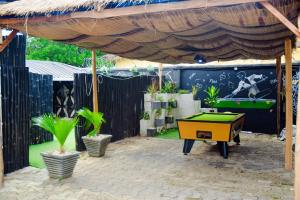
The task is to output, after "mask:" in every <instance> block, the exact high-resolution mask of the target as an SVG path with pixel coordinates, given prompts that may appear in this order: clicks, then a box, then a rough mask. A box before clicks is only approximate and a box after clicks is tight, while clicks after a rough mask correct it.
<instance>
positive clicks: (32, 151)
mask: <svg viewBox="0 0 300 200" xmlns="http://www.w3.org/2000/svg"><path fill="white" fill-rule="evenodd" d="M75 146H76V143H75V130H73V131H72V132H71V133H70V135H69V137H68V138H67V140H66V143H65V149H66V150H68V151H74V150H75V149H76V147H75ZM58 149H59V143H58V141H57V140H56V139H54V140H53V141H51V142H45V143H43V144H35V145H30V146H29V165H30V166H32V167H37V168H45V164H44V161H43V158H42V156H41V155H40V153H41V152H46V151H55V150H58Z"/></svg>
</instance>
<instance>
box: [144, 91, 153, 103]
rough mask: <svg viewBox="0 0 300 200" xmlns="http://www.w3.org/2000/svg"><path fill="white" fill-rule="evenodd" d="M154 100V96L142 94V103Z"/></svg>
mask: <svg viewBox="0 0 300 200" xmlns="http://www.w3.org/2000/svg"><path fill="white" fill-rule="evenodd" d="M154 99H155V95H153V96H151V94H149V93H146V94H144V101H145V102H151V101H153V100H154Z"/></svg>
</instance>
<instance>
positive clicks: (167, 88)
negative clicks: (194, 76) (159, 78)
mask: <svg viewBox="0 0 300 200" xmlns="http://www.w3.org/2000/svg"><path fill="white" fill-rule="evenodd" d="M161 93H172V94H173V93H176V84H175V83H174V82H167V83H165V84H164V86H163V87H162V88H161Z"/></svg>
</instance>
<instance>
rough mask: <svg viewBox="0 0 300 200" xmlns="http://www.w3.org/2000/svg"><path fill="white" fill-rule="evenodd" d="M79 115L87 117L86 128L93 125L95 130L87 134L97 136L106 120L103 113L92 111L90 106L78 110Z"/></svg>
mask: <svg viewBox="0 0 300 200" xmlns="http://www.w3.org/2000/svg"><path fill="white" fill-rule="evenodd" d="M77 114H78V116H81V117H83V118H85V119H86V126H85V127H86V130H87V129H89V128H90V127H91V125H93V130H92V131H90V132H89V133H88V134H87V135H88V136H89V137H93V136H96V135H97V134H99V132H100V130H101V125H102V123H103V122H105V119H104V117H103V113H101V112H92V111H90V110H89V109H88V108H82V109H80V110H79V111H78V112H77Z"/></svg>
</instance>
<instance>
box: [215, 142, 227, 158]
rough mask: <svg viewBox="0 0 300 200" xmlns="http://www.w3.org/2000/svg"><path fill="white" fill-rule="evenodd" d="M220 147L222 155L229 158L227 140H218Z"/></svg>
mask: <svg viewBox="0 0 300 200" xmlns="http://www.w3.org/2000/svg"><path fill="white" fill-rule="evenodd" d="M217 145H218V149H219V151H220V155H221V156H223V158H225V159H227V158H228V143H227V142H217Z"/></svg>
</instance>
